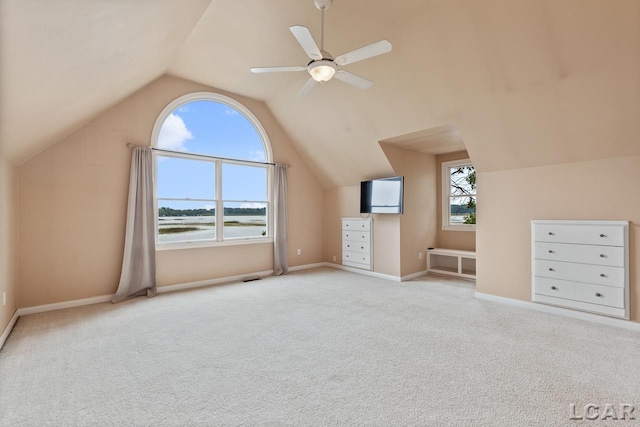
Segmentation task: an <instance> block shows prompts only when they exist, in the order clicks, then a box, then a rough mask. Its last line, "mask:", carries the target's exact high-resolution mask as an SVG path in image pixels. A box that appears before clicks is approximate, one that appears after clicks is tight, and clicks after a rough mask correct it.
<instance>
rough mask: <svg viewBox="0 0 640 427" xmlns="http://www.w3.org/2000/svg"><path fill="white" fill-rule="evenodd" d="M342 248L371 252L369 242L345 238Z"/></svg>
mask: <svg viewBox="0 0 640 427" xmlns="http://www.w3.org/2000/svg"><path fill="white" fill-rule="evenodd" d="M342 250H345V251H351V252H360V253H366V254H368V253H370V252H371V245H370V244H369V242H352V241H349V240H345V241H344V242H342Z"/></svg>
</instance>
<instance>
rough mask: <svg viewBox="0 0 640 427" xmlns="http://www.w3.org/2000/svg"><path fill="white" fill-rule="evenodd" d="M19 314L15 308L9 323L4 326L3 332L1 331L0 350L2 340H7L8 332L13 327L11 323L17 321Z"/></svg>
mask: <svg viewBox="0 0 640 427" xmlns="http://www.w3.org/2000/svg"><path fill="white" fill-rule="evenodd" d="M19 316H20V315H19V314H18V310H16V312H15V313H13V317H12V318H11V320H9V324H8V325H7V327H6V328H4V332H3V333H2V335H0V350H2V346H3V345H4V342H5V341H6V340H7V338H9V334H10V333H11V330H12V329H13V325H15V324H16V322H17V321H18V317H19Z"/></svg>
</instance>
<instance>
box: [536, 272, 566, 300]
mask: <svg viewBox="0 0 640 427" xmlns="http://www.w3.org/2000/svg"><path fill="white" fill-rule="evenodd" d="M534 286H535V290H534V293H536V294H541V295H549V296H551V297H558V298H566V299H574V284H573V282H568V281H566V280H556V279H548V278H546V277H536V278H535V282H534Z"/></svg>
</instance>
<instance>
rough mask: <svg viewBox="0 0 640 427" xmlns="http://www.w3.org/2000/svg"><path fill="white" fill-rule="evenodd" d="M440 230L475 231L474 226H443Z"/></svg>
mask: <svg viewBox="0 0 640 427" xmlns="http://www.w3.org/2000/svg"><path fill="white" fill-rule="evenodd" d="M442 229H443V230H445V231H474V232H475V231H476V226H475V225H469V226H466V227H465V226H461V225H443V226H442Z"/></svg>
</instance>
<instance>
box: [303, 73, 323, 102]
mask: <svg viewBox="0 0 640 427" xmlns="http://www.w3.org/2000/svg"><path fill="white" fill-rule="evenodd" d="M319 84H320V83H318V82H317V81H315V80H313V79H312V78H311V79H309V80H307V82H306V83H305V84H304V86H302V89H300V92H298V98H302V97H304V96H307V95H309V92H311V91H312V90H313V88H314V87H316V86H318V85H319Z"/></svg>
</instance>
